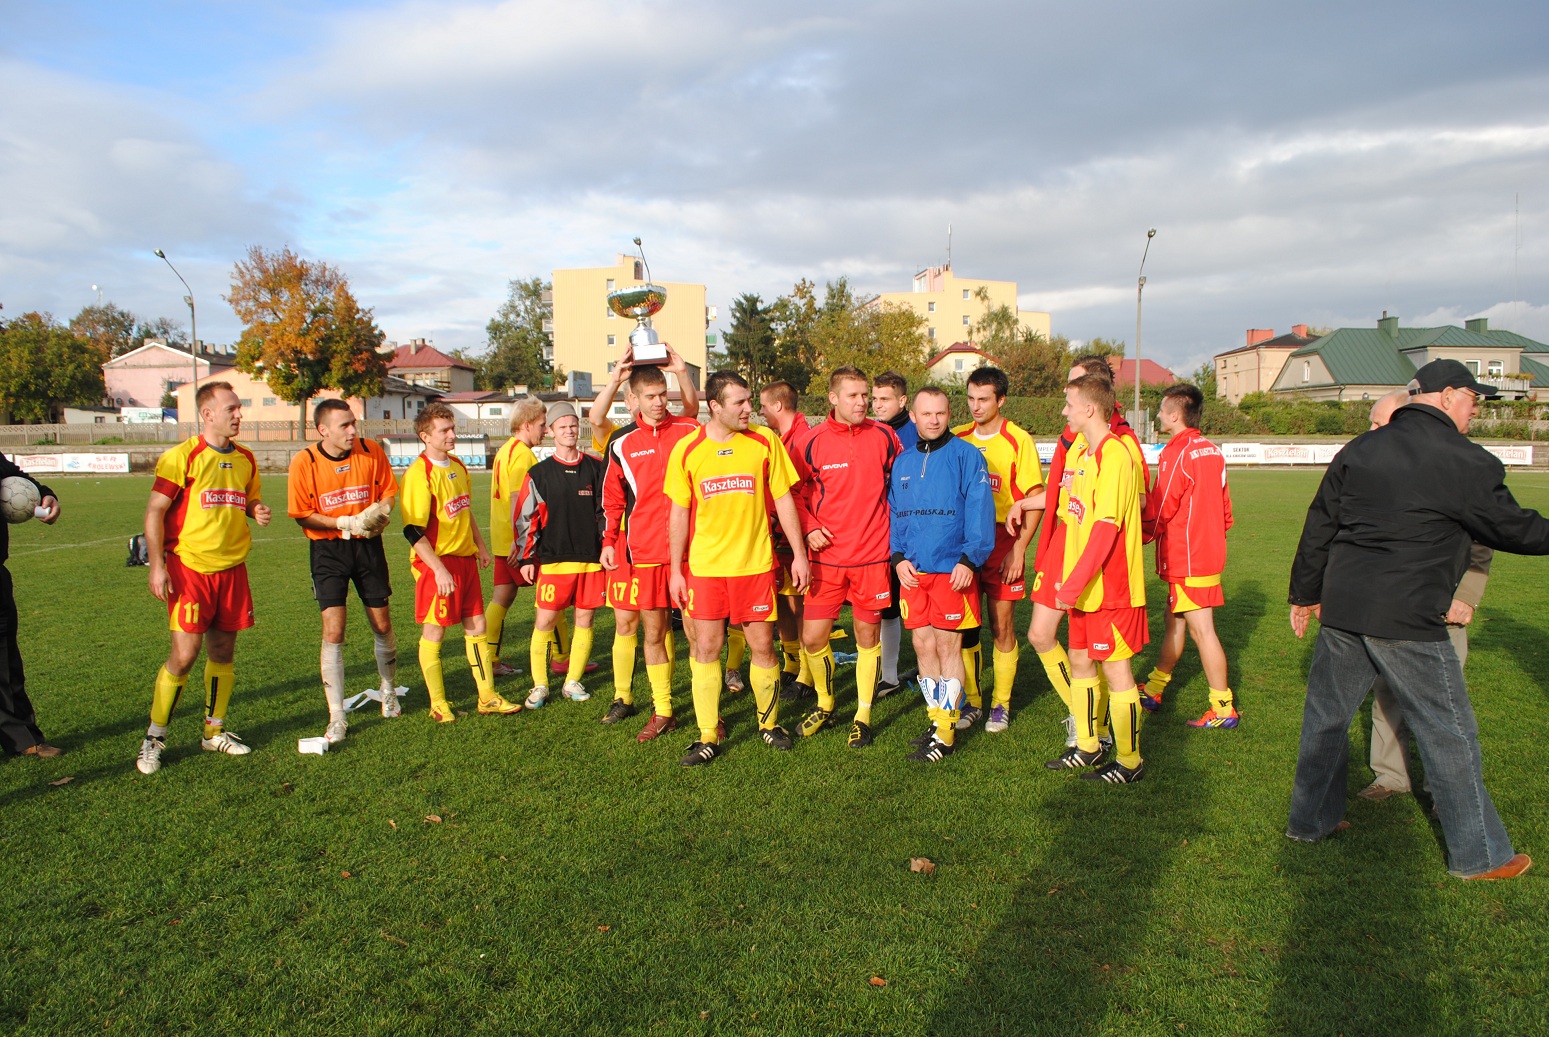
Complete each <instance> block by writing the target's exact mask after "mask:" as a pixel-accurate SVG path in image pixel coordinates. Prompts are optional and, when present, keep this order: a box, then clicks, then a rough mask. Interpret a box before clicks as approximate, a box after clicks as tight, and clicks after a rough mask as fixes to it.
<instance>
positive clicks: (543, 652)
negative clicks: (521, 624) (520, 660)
mask: <svg viewBox="0 0 1549 1037" xmlns="http://www.w3.org/2000/svg"><path fill="white" fill-rule="evenodd" d="M555 640H556V639H555V637H554V631H552V630H539V629H538V628H537V627H533V628H532V644H531V645H530V646H529V647H528V649H527V665H528V666H531V667H532V685H533V687H535V688H536V687H538V686H539V685H542V686H543V687H545V688H546V687H548V686H549V660H550V659H551V658H553V656H554V653H555V651H556V649H555V647H554V642H555Z"/></svg>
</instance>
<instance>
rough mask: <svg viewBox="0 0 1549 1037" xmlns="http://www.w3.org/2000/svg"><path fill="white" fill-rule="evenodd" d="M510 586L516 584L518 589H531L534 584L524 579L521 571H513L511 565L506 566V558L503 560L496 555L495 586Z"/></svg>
mask: <svg viewBox="0 0 1549 1037" xmlns="http://www.w3.org/2000/svg"><path fill="white" fill-rule="evenodd" d="M508 584H514V585H515V586H517V587H531V586H532V584H530V583H528V582H527V581H526V580H525V579H523V578H522V571H521V570H520V569H513V568H511V567H510V566H509V565H507V564H506V560H505V559H504V558H501V557H500V556H499V555H496V556H495V586H497V587H504V586H506V585H508Z"/></svg>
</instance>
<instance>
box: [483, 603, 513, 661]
mask: <svg viewBox="0 0 1549 1037" xmlns="http://www.w3.org/2000/svg"><path fill="white" fill-rule="evenodd" d="M513 604H515V603H514V602H513ZM509 611H510V609H509V608H507V607H506V606H505V605H502V604H501V603H500V602H498V601H492V602H490V603H489V604H488V605H485V606H484V630H485V634H484V636H485V638H487V639H488V640H489V654H490V658H492V659H495V660H499V659H500V642H501V641H503V640H505V636H506V613H507V612H509Z"/></svg>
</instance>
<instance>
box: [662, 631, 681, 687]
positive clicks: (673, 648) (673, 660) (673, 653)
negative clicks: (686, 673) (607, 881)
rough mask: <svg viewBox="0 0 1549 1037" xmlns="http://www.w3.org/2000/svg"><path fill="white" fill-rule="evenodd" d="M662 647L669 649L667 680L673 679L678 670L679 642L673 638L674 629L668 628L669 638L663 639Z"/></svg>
mask: <svg viewBox="0 0 1549 1037" xmlns="http://www.w3.org/2000/svg"><path fill="white" fill-rule="evenodd" d="M662 647H663V648H665V649H667V679H668V680H669V681H670V680H671V679H672V672H673V671H674V670H676V669H677V668H678V641H677V638H675V637H673V636H672V628H671V627H668V628H667V636H666V637H665V638H663V639H662Z"/></svg>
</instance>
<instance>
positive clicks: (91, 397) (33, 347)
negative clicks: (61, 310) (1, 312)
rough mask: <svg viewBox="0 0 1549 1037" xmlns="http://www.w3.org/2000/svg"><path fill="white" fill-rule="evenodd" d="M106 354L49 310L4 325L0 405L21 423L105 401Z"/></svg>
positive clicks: (1, 332) (0, 333)
mask: <svg viewBox="0 0 1549 1037" xmlns="http://www.w3.org/2000/svg"><path fill="white" fill-rule="evenodd" d="M106 359H107V356H106V355H105V354H104V353H103V352H102V351H101V350H99V349H98V348H97V347H96V346H95V345H93V344H92V343H90V342H87V341H85V340H84V339H79V338H76V337H75V336H74V335H73V334H71V333H70V330H69V329H68V328H65V327H62V326H60V324H59V323H58V322H57V321H55V320H54V318H53V317H52V316H50V315H49V314H47V313H24V314H22V315H21V316H20V317H18V318H17V319H16V320H14V321H11V322H10V323H8V324H6V325H5V326H4V327H3V328H0V404H3V405H4V406H5V408H6V409H8V410H9V411H10V412H11V417H12V418H13V419H19V420H21V421H50V420H53V419H55V418H57V417H58V416H59V415H58V412H59V409H60V408H61V407H64V406H76V407H88V406H93V405H96V404H100V403H101V402H102V395H103V390H104V386H103V380H102V363H103V361H105V360H106Z"/></svg>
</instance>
